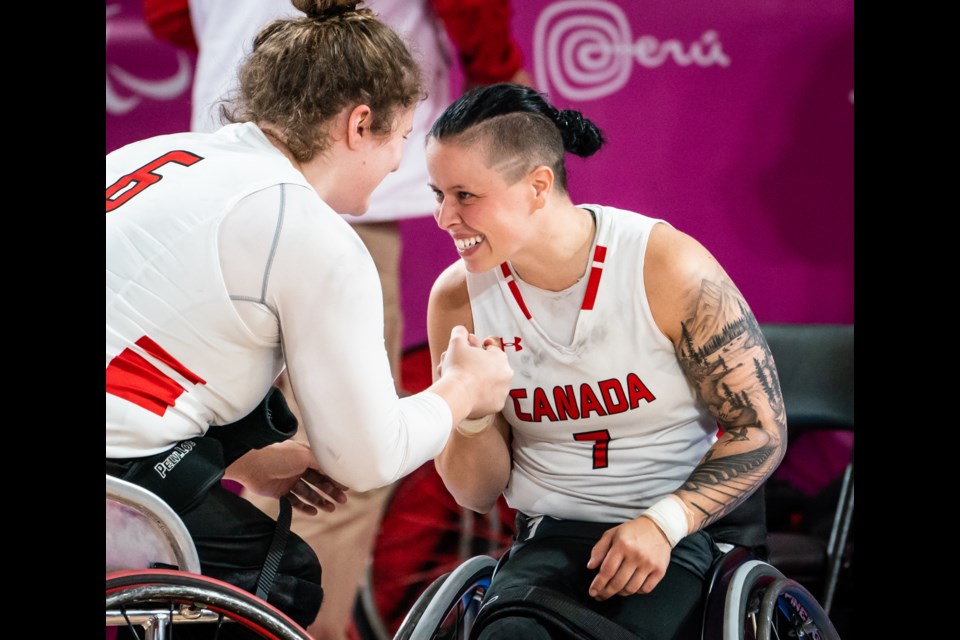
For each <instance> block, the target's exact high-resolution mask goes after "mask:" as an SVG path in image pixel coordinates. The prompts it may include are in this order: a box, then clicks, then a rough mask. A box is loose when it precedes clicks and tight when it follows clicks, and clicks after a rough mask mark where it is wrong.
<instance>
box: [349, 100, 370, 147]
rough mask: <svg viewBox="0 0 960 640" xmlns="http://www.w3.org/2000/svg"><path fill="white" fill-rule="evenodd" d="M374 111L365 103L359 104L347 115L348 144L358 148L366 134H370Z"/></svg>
mask: <svg viewBox="0 0 960 640" xmlns="http://www.w3.org/2000/svg"><path fill="white" fill-rule="evenodd" d="M372 118H373V112H372V111H371V110H370V107H368V106H367V105H365V104H358V105H357V106H355V107H354V108H353V110H352V111H351V112H350V115H349V116H348V117H347V146H348V147H350V148H351V149H356V148H357V147H358V146H360V143H361V142H363V137H364V136H369V135H370V121H371V120H372Z"/></svg>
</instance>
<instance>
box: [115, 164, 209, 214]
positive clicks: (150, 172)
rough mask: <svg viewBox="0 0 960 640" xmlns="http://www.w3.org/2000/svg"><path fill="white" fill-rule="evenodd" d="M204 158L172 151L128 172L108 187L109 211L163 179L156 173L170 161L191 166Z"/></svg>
mask: <svg viewBox="0 0 960 640" xmlns="http://www.w3.org/2000/svg"><path fill="white" fill-rule="evenodd" d="M201 160H203V158H201V157H200V156H198V155H195V154H193V153H190V152H189V151H170V152H169V153H165V154H163V155H162V156H160V157H159V158H157V159H156V160H153V161H151V162H148V163H147V164H145V165H143V166H142V167H140V168H139V169H137V170H136V171H134V172H133V173H128V174H127V175H125V176H123V177H122V178H120V179H119V180H117V181H116V182H114V183H113V184H112V185H110V186H109V187H107V213H110V212H111V211H113V210H114V209H117V208H119V207H120V206H122V205H123V204H124V203H126V202H127V201H128V200H130V198H132V197H133V196H135V195H137V194H138V193H140V192H141V191H143V190H144V189H146V188H147V187H149V186H150V185H152V184H156V183H157V182H160V180H162V179H163V176H162V175H159V174H157V173H154V171H156V170H157V169H159V168H160V167H162V166H163V165H165V164H168V163H170V162H175V163H177V164H181V165H183V166H185V167H189V166H190V165H192V164H195V163H197V162H199V161H201Z"/></svg>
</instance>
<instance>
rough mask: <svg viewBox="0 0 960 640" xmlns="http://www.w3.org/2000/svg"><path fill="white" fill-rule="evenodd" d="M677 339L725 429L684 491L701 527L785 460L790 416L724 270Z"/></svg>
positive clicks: (704, 286) (691, 376)
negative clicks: (700, 519)
mask: <svg viewBox="0 0 960 640" xmlns="http://www.w3.org/2000/svg"><path fill="white" fill-rule="evenodd" d="M692 298H693V300H694V303H693V304H692V305H691V307H692V310H691V313H690V314H689V315H688V317H687V319H686V320H684V321H682V322H681V334H680V339H679V341H678V344H677V358H678V360H679V362H680V366H681V368H682V369H683V371H684V373H685V374H686V376H687V379H688V380H689V381H690V383H691V384H692V385H693V387H694V389H695V390H696V392H697V395H698V397H699V398H700V400H701V401H702V402H703V403H704V404H705V405H706V407H707V409H708V410H709V411H710V413H711V414H713V415H714V416H715V417H716V419H717V422H718V424H719V425H720V426H721V427H722V429H723V432H724V433H723V435H722V436H721V438H720V439H719V440H718V441H717V442H716V443H715V444H714V445H713V447H711V448H710V450H709V451H708V452H707V454H706V455H705V456H704V458H703V459H702V460H701V461H700V463H699V464H698V465H697V466H696V467H695V468H694V470H693V472H691V474H690V477H688V478H687V480H686V482H684V484H683V485H682V486H681V487H680V489H679V490H678V493H679V494H681V495H682V497H683V499H684V500H685V501H686V502H687V503H688V504H689V505H690V506H691V507H693V508H694V509H696V510H698V511H699V512H700V514H701V515H702V517H703V522H702V523H701V525H700V526H701V528H702V527H704V526H707V525H708V524H710V523H712V522H715V521H716V520H718V519H719V518H721V517H723V516H724V515H726V514H727V513H729V512H730V511H731V510H732V509H733V508H734V507H735V506H737V505H738V504H740V503H741V502H742V501H743V500H745V499H746V498H747V496H749V495H750V494H751V493H753V491H754V490H755V489H756V488H757V487H759V486H760V484H761V483H762V482H763V481H764V480H765V479H766V478H767V477H768V476H769V475H770V474H771V473H772V472H773V470H774V469H776V467H777V465H778V464H779V463H780V460H781V459H782V457H783V453H784V444H785V440H786V413H785V411H784V405H783V396H782V394H781V392H780V381H779V379H778V377H777V370H776V367H775V365H774V362H773V357H772V355H771V353H770V348H769V346H767V341H766V340H765V339H764V337H763V334H762V333H761V331H760V327H759V325H758V323H757V320H756V318H754V316H753V312H751V311H750V308H749V307H748V306H747V303H746V301H745V300H744V298H743V296H742V295H741V293H740V292H739V291H738V290H737V288H736V286H735V285H734V284H733V282H732V281H731V280H730V279H729V278H728V277H727V276H726V275H725V274H724V275H723V276H722V277H720V278H717V279H716V280H709V279H703V280H702V281H701V283H700V288H699V291H697V292H695V295H694V296H692Z"/></svg>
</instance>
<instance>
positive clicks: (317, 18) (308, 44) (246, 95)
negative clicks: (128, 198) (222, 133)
mask: <svg viewBox="0 0 960 640" xmlns="http://www.w3.org/2000/svg"><path fill="white" fill-rule="evenodd" d="M292 2H293V5H294V6H295V7H296V8H297V9H300V10H301V11H303V12H304V13H305V14H306V17H302V18H293V19H290V20H275V21H274V22H272V23H270V24H268V25H267V26H266V27H264V28H263V29H262V30H261V31H260V33H259V34H258V35H257V37H256V39H255V40H254V42H253V51H251V53H250V55H249V56H247V58H246V60H245V61H244V63H243V66H242V67H241V70H240V88H239V91H238V95H237V97H236V98H235V100H234V106H233V108H229V107H222V108H221V112H222V114H223V116H224V118H225V119H226V120H227V121H229V122H258V123H269V124H271V125H273V126H274V127H275V128H276V129H277V130H278V133H279V135H280V136H281V137H282V138H283V141H284V143H285V144H286V145H287V147H288V148H289V150H290V152H291V153H292V154H293V156H294V157H295V158H296V159H297V160H298V161H300V162H306V161H308V160H310V159H311V158H312V157H313V156H314V155H315V154H316V153H317V152H320V151H323V150H324V149H326V148H327V147H328V146H329V144H330V140H329V137H328V135H327V133H326V131H325V130H324V127H323V125H324V124H326V123H327V122H329V121H330V120H331V119H332V118H333V117H334V116H336V115H337V114H338V113H340V112H341V111H342V110H343V109H344V108H346V107H351V106H355V105H358V104H366V105H369V106H370V108H371V110H372V112H373V115H372V117H373V120H372V122H371V124H370V127H371V130H372V131H373V133H375V134H377V135H385V134H388V133H390V132H391V131H392V130H393V127H394V126H395V124H396V118H397V115H398V112H399V111H402V110H404V109H406V108H409V107H411V106H414V105H415V104H416V103H417V102H419V101H420V100H422V99H423V98H424V97H425V92H424V88H423V85H422V81H421V75H420V68H419V66H417V63H416V62H415V61H414V59H413V56H412V55H411V53H410V50H409V49H408V48H407V46H406V44H405V43H404V42H403V40H402V39H401V38H400V36H399V35H397V34H396V33H395V32H394V31H393V30H392V29H391V28H390V27H388V26H387V25H386V24H384V23H383V22H381V21H380V20H379V19H378V18H377V17H376V16H375V15H374V14H373V12H372V11H371V10H370V9H367V8H357V5H359V4H362V1H357V0H292Z"/></svg>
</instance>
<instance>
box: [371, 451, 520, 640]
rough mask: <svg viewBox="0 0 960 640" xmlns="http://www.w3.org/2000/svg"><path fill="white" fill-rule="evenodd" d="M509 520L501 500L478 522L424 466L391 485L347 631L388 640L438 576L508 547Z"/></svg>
mask: <svg viewBox="0 0 960 640" xmlns="http://www.w3.org/2000/svg"><path fill="white" fill-rule="evenodd" d="M515 514H516V512H515V511H514V510H513V509H510V508H509V507H507V505H506V501H505V500H504V499H503V497H502V496H501V498H500V499H499V500H498V502H497V506H496V507H495V508H494V510H492V511H491V513H489V514H486V515H480V514H474V513H472V512H468V511H466V510H465V509H463V508H461V507H460V506H459V505H457V503H456V501H455V500H454V499H453V496H451V495H450V493H449V492H448V491H447V490H446V487H444V485H443V481H442V480H441V479H440V476H439V474H437V471H436V468H435V467H434V465H433V463H432V462H428V463H426V464H424V465H422V466H421V467H419V468H418V469H417V470H416V471H414V472H413V473H411V474H410V475H408V476H407V477H405V478H403V479H402V480H400V481H398V482H397V483H396V485H395V486H394V488H393V491H392V492H391V495H390V497H389V499H388V501H387V505H386V507H385V509H384V514H383V517H382V519H381V524H380V531H379V533H378V534H377V538H376V541H375V543H374V549H373V553H372V558H371V562H370V565H369V567H368V569H367V578H366V580H364V584H363V585H362V586H361V587H360V592H359V594H358V598H357V602H356V604H355V606H354V613H353V623H354V629H355V630H356V631H357V634H358V635H359V636H360V638H362V639H363V640H391V639H392V638H393V637H395V634H396V633H397V632H398V631H399V627H400V625H401V624H402V622H403V620H404V618H405V616H406V615H407V613H408V612H409V611H410V609H411V607H413V605H414V603H415V602H416V601H417V599H418V598H419V597H420V595H421V594H422V593H423V592H424V590H426V589H427V587H428V586H429V585H431V584H432V583H433V582H434V581H435V580H437V579H438V578H439V577H440V576H442V575H444V574H447V573H449V572H451V571H454V570H455V569H456V568H457V567H458V566H459V565H460V564H461V563H463V562H465V561H466V560H468V559H469V558H471V557H473V556H478V555H489V556H492V557H494V558H498V557H500V556H501V555H503V553H504V552H505V551H506V550H507V549H508V548H509V547H510V545H511V543H512V538H513V533H514V529H515V524H514V516H515Z"/></svg>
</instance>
